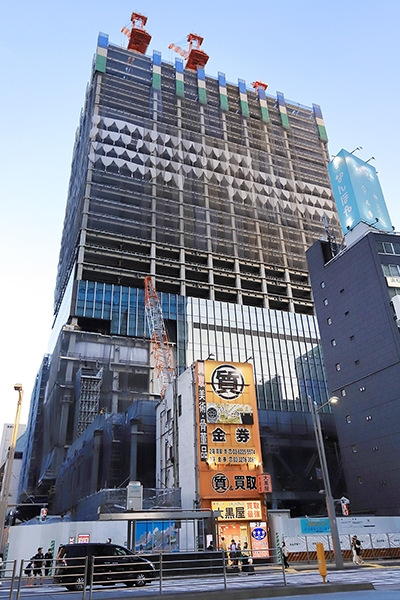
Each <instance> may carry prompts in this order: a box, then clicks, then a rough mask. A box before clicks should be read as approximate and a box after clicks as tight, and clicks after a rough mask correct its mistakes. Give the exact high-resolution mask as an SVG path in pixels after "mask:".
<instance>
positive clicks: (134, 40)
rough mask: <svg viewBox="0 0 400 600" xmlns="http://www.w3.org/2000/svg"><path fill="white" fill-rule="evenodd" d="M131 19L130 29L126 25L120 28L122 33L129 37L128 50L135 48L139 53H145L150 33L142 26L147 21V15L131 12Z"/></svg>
mask: <svg viewBox="0 0 400 600" xmlns="http://www.w3.org/2000/svg"><path fill="white" fill-rule="evenodd" d="M131 21H132V29H131V30H130V31H129V29H128V28H127V27H123V28H122V29H121V31H122V33H124V34H125V35H126V36H128V37H129V43H128V50H135V51H136V52H140V54H146V50H147V47H148V45H149V44H150V40H151V35H150V34H149V33H147V31H146V30H145V28H144V26H145V25H146V23H147V17H145V16H144V15H141V14H140V13H132V16H131ZM136 23H138V26H136Z"/></svg>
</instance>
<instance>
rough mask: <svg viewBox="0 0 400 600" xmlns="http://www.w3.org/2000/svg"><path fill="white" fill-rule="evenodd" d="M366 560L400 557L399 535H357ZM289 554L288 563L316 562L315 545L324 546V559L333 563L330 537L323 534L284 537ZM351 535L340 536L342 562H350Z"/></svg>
mask: <svg viewBox="0 0 400 600" xmlns="http://www.w3.org/2000/svg"><path fill="white" fill-rule="evenodd" d="M357 537H358V539H359V540H360V542H361V545H362V547H363V556H364V558H366V559H372V560H379V559H387V558H399V557H400V533H361V534H357ZM284 538H285V544H286V547H287V549H288V552H289V557H288V558H289V562H308V563H311V562H314V561H316V560H317V552H316V544H317V543H318V542H319V543H322V544H323V545H324V551H325V558H326V560H328V561H330V562H334V555H333V544H332V537H331V536H330V535H328V534H327V535H325V534H313V535H302V536H284ZM351 538H352V535H351V534H340V535H339V540H340V547H341V550H342V556H343V559H344V560H352V550H351Z"/></svg>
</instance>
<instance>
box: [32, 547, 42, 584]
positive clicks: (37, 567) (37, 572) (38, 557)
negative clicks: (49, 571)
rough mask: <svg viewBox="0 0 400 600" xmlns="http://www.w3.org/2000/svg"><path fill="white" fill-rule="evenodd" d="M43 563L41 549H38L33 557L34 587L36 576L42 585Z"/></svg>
mask: <svg viewBox="0 0 400 600" xmlns="http://www.w3.org/2000/svg"><path fill="white" fill-rule="evenodd" d="M43 563H44V554H43V548H38V551H37V553H36V554H35V556H34V557H33V585H36V577H37V576H39V583H40V585H43Z"/></svg>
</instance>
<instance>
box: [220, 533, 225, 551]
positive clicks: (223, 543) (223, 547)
mask: <svg viewBox="0 0 400 600" xmlns="http://www.w3.org/2000/svg"><path fill="white" fill-rule="evenodd" d="M220 548H221V550H222V551H223V552H225V555H226V541H225V538H224V537H222V538H221V543H220Z"/></svg>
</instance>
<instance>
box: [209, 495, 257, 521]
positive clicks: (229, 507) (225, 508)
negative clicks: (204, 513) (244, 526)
mask: <svg viewBox="0 0 400 600" xmlns="http://www.w3.org/2000/svg"><path fill="white" fill-rule="evenodd" d="M211 509H212V510H213V511H215V510H220V511H221V516H220V517H218V521H229V520H234V521H242V520H243V521H245V520H250V519H254V520H261V516H262V515H261V502H260V500H255V501H253V502H251V501H247V500H244V501H239V500H238V501H235V500H232V501H231V502H211Z"/></svg>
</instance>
